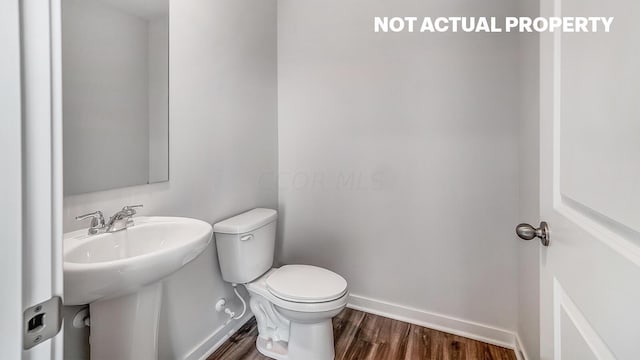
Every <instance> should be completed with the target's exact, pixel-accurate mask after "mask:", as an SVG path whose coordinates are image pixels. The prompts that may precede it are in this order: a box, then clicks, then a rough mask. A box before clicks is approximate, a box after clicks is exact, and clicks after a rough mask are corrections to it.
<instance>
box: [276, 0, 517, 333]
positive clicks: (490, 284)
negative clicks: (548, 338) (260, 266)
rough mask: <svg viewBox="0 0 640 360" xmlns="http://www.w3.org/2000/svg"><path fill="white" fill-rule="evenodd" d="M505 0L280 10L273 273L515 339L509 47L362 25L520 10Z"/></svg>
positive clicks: (306, 4)
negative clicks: (293, 271)
mask: <svg viewBox="0 0 640 360" xmlns="http://www.w3.org/2000/svg"><path fill="white" fill-rule="evenodd" d="M517 11H518V9H517V3H514V2H511V1H508V0H492V1H483V2H478V1H474V0H454V1H446V2H426V1H415V0H402V1H393V2H390V1H371V0H353V1H342V0H323V1H320V0H308V1H298V0H280V1H279V2H278V122H279V125H278V138H279V140H278V141H279V166H280V175H281V176H280V181H279V186H280V188H279V203H280V205H279V206H280V211H281V214H282V215H283V217H282V218H281V219H282V221H281V226H280V237H281V244H280V250H279V254H280V257H279V259H280V261H281V262H283V263H310V264H316V265H320V266H325V267H327V268H330V269H332V270H335V271H337V272H338V273H340V274H342V275H344V276H345V277H346V278H347V280H348V281H349V284H350V287H351V291H352V293H354V294H357V295H361V296H365V297H370V298H374V299H378V300H383V301H388V302H393V303H397V304H400V305H405V306H409V307H413V308H417V309H421V310H426V311H431V312H437V313H441V314H444V315H449V316H454V317H457V318H461V319H465V320H470V321H475V322H479V323H482V324H486V325H491V326H495V327H499V328H504V329H507V330H510V331H515V330H516V328H517V315H518V314H517V308H516V305H517V301H518V299H517V295H518V284H517V281H518V265H517V259H516V256H517V254H518V246H519V245H518V241H516V240H515V239H514V236H513V231H514V230H513V229H514V226H515V224H516V223H517V221H518V209H519V208H518V190H519V187H518V181H519V177H518V170H519V168H518V159H519V155H518V151H519V146H518V140H519V139H518V137H519V115H520V113H519V108H520V105H519V102H520V97H519V91H518V90H519V84H520V82H519V69H520V66H519V61H520V58H519V47H518V39H517V36H515V35H505V34H477V35H475V34H474V35H469V34H460V33H458V34H453V33H448V34H419V33H415V34H407V33H404V34H374V33H373V31H372V29H373V17H374V16H412V15H413V16H429V15H430V16H440V15H454V14H455V15H469V16H472V15H475V16H492V15H493V16H500V17H501V16H506V15H513V14H514V13H517Z"/></svg>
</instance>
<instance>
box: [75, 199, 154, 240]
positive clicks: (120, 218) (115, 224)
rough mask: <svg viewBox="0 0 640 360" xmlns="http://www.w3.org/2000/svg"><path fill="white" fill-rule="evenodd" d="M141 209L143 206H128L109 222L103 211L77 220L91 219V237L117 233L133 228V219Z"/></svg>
mask: <svg viewBox="0 0 640 360" xmlns="http://www.w3.org/2000/svg"><path fill="white" fill-rule="evenodd" d="M141 207H142V205H127V206H125V207H123V208H122V210H120V211H118V212H117V213H115V214H113V216H111V217H110V218H109V221H108V222H105V220H104V216H103V215H102V211H95V212H92V213H89V214H85V215H80V216H76V220H85V219H89V218H90V219H91V224H90V227H89V235H95V234H99V233H105V232H107V233H109V232H116V231H120V230H125V229H126V228H128V227H130V226H133V219H132V217H133V215H135V214H136V210H135V209H136V208H141Z"/></svg>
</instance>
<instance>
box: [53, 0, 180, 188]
mask: <svg viewBox="0 0 640 360" xmlns="http://www.w3.org/2000/svg"><path fill="white" fill-rule="evenodd" d="M62 87H63V89H62V91H63V127H64V129H63V132H64V133H63V136H64V193H65V195H73V194H81V193H87V192H94V191H99V190H106V189H113V188H119V187H125V186H132V185H140V184H148V183H155V182H162V181H168V180H169V0H62Z"/></svg>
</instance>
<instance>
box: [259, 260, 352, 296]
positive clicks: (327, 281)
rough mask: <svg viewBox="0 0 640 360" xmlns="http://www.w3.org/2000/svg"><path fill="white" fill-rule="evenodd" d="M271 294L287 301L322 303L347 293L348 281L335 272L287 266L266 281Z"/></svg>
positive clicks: (305, 266)
mask: <svg viewBox="0 0 640 360" xmlns="http://www.w3.org/2000/svg"><path fill="white" fill-rule="evenodd" d="M266 285H267V289H268V290H269V292H270V293H272V294H273V295H275V296H277V297H278V298H280V299H282V300H285V301H292V302H298V303H322V302H327V301H332V300H335V299H339V298H341V297H342V296H344V294H345V293H346V292H347V281H346V280H345V279H344V278H343V277H342V276H340V275H338V274H336V273H334V272H333V271H330V270H327V269H324V268H321V267H317V266H311V265H285V266H283V267H281V268H279V269H277V270H276V271H275V272H273V273H272V274H271V275H270V276H269V277H268V278H267V279H266Z"/></svg>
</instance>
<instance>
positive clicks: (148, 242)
mask: <svg viewBox="0 0 640 360" xmlns="http://www.w3.org/2000/svg"><path fill="white" fill-rule="evenodd" d="M211 234H212V229H211V225H210V224H208V223H206V222H204V221H200V220H195V219H187V218H177V217H146V218H145V217H138V218H135V225H134V226H132V227H130V228H128V229H127V230H122V231H118V232H114V233H105V234H99V235H87V230H86V229H85V230H78V231H75V232H72V233H67V234H65V236H64V295H65V304H67V305H81V304H88V303H92V302H94V301H97V300H104V299H107V298H113V297H117V296H121V295H125V294H127V293H131V292H135V291H137V290H138V289H139V288H141V287H143V286H145V285H148V284H151V283H153V282H156V281H159V280H161V279H162V278H164V277H166V276H167V275H170V274H171V273H173V272H175V271H176V270H178V269H180V268H181V267H183V266H184V265H185V264H187V263H189V262H190V261H191V260H193V259H194V258H195V257H197V256H198V255H200V253H202V251H203V250H204V249H205V248H206V247H207V245H208V244H209V243H210V242H211Z"/></svg>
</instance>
